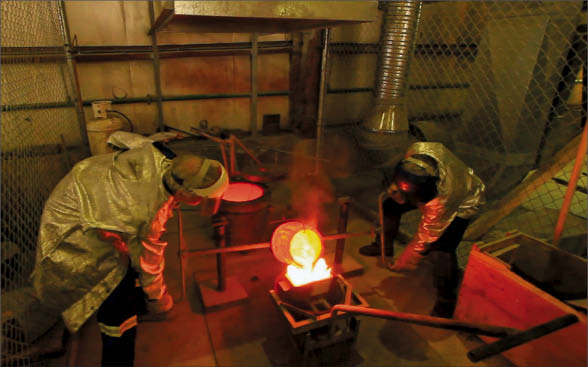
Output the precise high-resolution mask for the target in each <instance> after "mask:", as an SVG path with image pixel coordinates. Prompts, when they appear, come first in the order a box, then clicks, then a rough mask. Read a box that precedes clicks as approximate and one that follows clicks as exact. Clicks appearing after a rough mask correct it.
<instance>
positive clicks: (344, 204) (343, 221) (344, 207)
mask: <svg viewBox="0 0 588 367" xmlns="http://www.w3.org/2000/svg"><path fill="white" fill-rule="evenodd" d="M338 201H339V223H338V226H337V231H338V232H339V233H344V232H346V231H347V220H348V219H349V203H350V202H351V198H350V197H348V196H345V197H341V198H339V200H338ZM344 251H345V238H340V239H338V240H337V243H336V245H335V264H342V263H343V252H344Z"/></svg>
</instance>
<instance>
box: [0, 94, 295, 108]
mask: <svg viewBox="0 0 588 367" xmlns="http://www.w3.org/2000/svg"><path fill="white" fill-rule="evenodd" d="M289 94H290V92H289V91H279V90H278V91H269V92H259V93H258V94H257V96H258V97H273V96H287V95H289ZM249 96H250V94H249V93H214V94H185V95H179V96H162V97H161V99H162V101H164V102H169V101H196V100H201V99H224V98H249ZM100 100H102V99H100ZM94 101H98V100H89V101H82V104H83V106H91V105H92V102H94ZM111 102H112V104H130V103H147V104H150V103H152V102H155V99H154V98H153V97H151V96H147V97H127V98H116V99H113V100H112V101H111ZM72 106H75V103H73V102H70V101H63V102H49V103H30V104H18V105H3V106H2V112H9V111H19V110H44V109H47V108H63V107H72Z"/></svg>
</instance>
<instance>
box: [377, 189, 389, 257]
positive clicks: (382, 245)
mask: <svg viewBox="0 0 588 367" xmlns="http://www.w3.org/2000/svg"><path fill="white" fill-rule="evenodd" d="M387 195H388V194H387V193H386V191H384V192H382V193H381V194H380V195H379V196H378V220H379V223H378V224H379V226H380V251H381V254H380V256H381V258H382V265H383V266H386V235H385V233H384V199H385V198H386V196H387Z"/></svg>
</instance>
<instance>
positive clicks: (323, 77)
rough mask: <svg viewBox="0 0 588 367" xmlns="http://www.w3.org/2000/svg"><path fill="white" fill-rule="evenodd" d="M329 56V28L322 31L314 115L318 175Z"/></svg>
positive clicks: (315, 169) (315, 162)
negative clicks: (319, 71)
mask: <svg viewBox="0 0 588 367" xmlns="http://www.w3.org/2000/svg"><path fill="white" fill-rule="evenodd" d="M328 54H329V28H325V30H324V31H323V52H322V56H321V79H320V83H319V101H318V111H317V114H316V147H315V149H314V154H315V161H314V172H315V174H318V170H319V158H320V150H321V143H322V142H321V137H322V135H323V114H324V104H325V95H326V93H327V61H328Z"/></svg>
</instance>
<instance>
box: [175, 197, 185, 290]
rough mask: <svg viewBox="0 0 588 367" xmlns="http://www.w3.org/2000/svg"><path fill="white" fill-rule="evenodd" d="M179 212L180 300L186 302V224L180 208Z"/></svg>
mask: <svg viewBox="0 0 588 367" xmlns="http://www.w3.org/2000/svg"><path fill="white" fill-rule="evenodd" d="M177 212H178V240H179V244H178V257H179V258H180V276H181V277H182V298H181V299H180V300H184V297H186V267H185V261H186V260H185V258H184V250H185V249H186V243H185V242H184V222H183V221H182V210H181V209H180V208H178V209H177Z"/></svg>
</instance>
